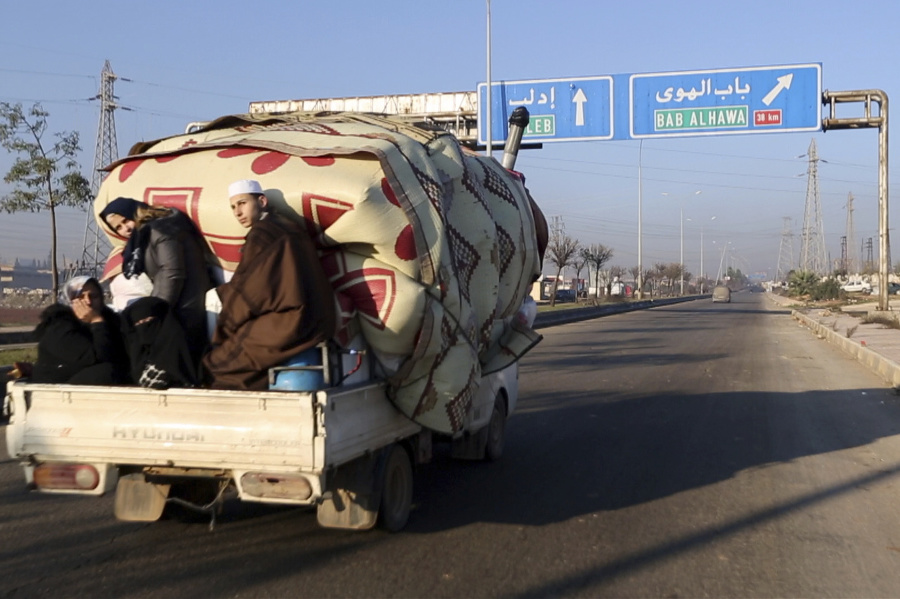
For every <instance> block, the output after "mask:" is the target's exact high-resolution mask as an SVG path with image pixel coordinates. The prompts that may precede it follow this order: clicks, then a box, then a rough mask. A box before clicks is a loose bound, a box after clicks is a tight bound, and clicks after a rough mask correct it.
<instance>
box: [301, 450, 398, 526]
mask: <svg viewBox="0 0 900 599" xmlns="http://www.w3.org/2000/svg"><path fill="white" fill-rule="evenodd" d="M383 461H384V451H379V452H378V454H377V455H370V456H364V457H361V458H359V459H357V460H354V461H352V462H350V463H348V464H344V465H343V466H341V467H340V468H338V469H337V470H336V471H335V472H334V474H333V475H331V476H330V477H329V481H328V490H329V492H328V493H327V494H326V496H325V498H323V499H322V502H321V503H320V504H319V506H318V509H317V510H316V517H317V519H318V521H319V525H320V526H323V527H325V528H345V529H350V530H368V529H370V528H372V527H373V526H375V524H376V523H377V522H378V508H379V507H380V502H381V489H379V488H376V487H377V485H376V484H375V481H376V480H378V479H377V476H376V475H377V474H378V471H379V468H380V467H381V466H382V462H383Z"/></svg>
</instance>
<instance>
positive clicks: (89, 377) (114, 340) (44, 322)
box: [31, 277, 130, 385]
mask: <svg viewBox="0 0 900 599" xmlns="http://www.w3.org/2000/svg"><path fill="white" fill-rule="evenodd" d="M34 334H35V337H36V338H37V340H38V357H37V362H36V363H35V364H34V366H33V368H32V372H31V381H32V382H34V383H68V384H81V385H110V384H123V383H128V382H129V381H130V378H129V376H128V354H127V353H126V351H125V343H124V341H123V339H122V333H121V327H120V321H119V317H118V315H117V314H116V313H115V312H113V311H112V310H110V309H109V308H108V307H107V306H106V305H105V304H104V303H103V289H102V288H101V287H100V283H99V282H98V281H97V279H95V278H93V277H74V278H73V279H71V280H70V281H69V282H68V283H66V284H65V286H64V287H63V289H62V292H61V293H60V303H57V304H53V305H52V306H49V307H47V308H46V309H44V311H43V312H42V313H41V319H40V323H39V324H38V325H37V328H35V330H34Z"/></svg>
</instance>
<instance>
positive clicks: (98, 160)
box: [78, 60, 119, 278]
mask: <svg viewBox="0 0 900 599" xmlns="http://www.w3.org/2000/svg"><path fill="white" fill-rule="evenodd" d="M116 78H117V77H116V74H115V73H113V71H112V67H111V66H110V65H109V61H108V60H107V61H106V64H104V65H103V71H101V73H100V91H99V93H98V94H97V95H96V96H95V97H93V98H91V99H92V100H100V123H99V126H98V127H97V147H96V149H95V150H94V169H93V172H92V177H91V194H92V195H93V196H94V197H95V198H96V197H97V193H98V192H99V191H100V183H101V182H102V181H103V174H102V172H101V170H100V169H101V168H103V167H104V166H106V165H107V164H109V163H111V162H113V161H114V160H116V159H118V157H119V146H118V143H117V141H116V117H115V114H114V111H115V110H116V108H117V106H116V96H115V93H114V92H113V83H114V82H115V80H116ZM109 250H110V245H109V241H108V240H107V238H106V235H105V234H104V233H103V232H102V231H101V230H100V228H99V227H98V226H97V221H96V220H95V219H94V212H93V210H91V209H90V208H88V211H87V219H86V221H85V225H84V249H83V250H82V253H81V264H80V265H79V267H78V271H79V272H81V273H82V274H86V275H89V276H92V277H98V278H99V276H100V273H101V272H102V271H103V265H104V264H105V262H106V257H107V254H109Z"/></svg>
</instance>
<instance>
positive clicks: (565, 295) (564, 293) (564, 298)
mask: <svg viewBox="0 0 900 599" xmlns="http://www.w3.org/2000/svg"><path fill="white" fill-rule="evenodd" d="M556 301H558V302H574V301H575V290H574V289H557V290H556Z"/></svg>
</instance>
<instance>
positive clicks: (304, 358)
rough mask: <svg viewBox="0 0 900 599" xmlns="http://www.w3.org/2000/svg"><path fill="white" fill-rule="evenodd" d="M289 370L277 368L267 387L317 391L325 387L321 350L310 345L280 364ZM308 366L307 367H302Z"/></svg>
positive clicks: (279, 389)
mask: <svg viewBox="0 0 900 599" xmlns="http://www.w3.org/2000/svg"><path fill="white" fill-rule="evenodd" d="M282 366H286V367H288V368H290V370H277V371H276V372H275V382H274V383H273V384H272V385H270V386H269V389H272V390H277V391H318V390H319V389H324V388H325V371H324V370H323V369H322V350H321V348H318V347H311V348H309V349H308V350H306V351H304V352H301V353H299V354H297V355H296V356H294V357H293V358H290V359H289V360H288V361H287V362H285V363H284V364H282ZM302 367H308V368H302Z"/></svg>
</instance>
